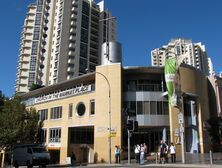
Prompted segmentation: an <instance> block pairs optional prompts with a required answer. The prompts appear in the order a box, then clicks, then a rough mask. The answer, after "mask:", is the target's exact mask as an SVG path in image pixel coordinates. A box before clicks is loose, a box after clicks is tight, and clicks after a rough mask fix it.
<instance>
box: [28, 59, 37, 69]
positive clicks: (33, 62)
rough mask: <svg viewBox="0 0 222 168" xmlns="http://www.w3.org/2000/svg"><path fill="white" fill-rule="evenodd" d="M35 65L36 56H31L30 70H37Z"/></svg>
mask: <svg viewBox="0 0 222 168" xmlns="http://www.w3.org/2000/svg"><path fill="white" fill-rule="evenodd" d="M35 67H36V57H31V61H30V67H29V70H30V71H35Z"/></svg>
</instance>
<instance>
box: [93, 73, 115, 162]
mask: <svg viewBox="0 0 222 168" xmlns="http://www.w3.org/2000/svg"><path fill="white" fill-rule="evenodd" d="M95 73H97V74H99V75H101V76H102V77H103V78H104V79H105V80H106V82H107V84H108V86H109V112H108V114H109V127H108V131H109V136H108V143H109V150H108V156H109V164H111V136H110V135H111V126H112V125H111V87H110V83H109V80H108V79H107V77H106V76H105V75H104V74H102V73H100V72H97V71H95Z"/></svg>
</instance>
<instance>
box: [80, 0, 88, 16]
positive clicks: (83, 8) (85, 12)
mask: <svg viewBox="0 0 222 168" xmlns="http://www.w3.org/2000/svg"><path fill="white" fill-rule="evenodd" d="M82 13H84V14H85V15H87V16H89V4H88V3H87V2H85V1H83V2H82Z"/></svg>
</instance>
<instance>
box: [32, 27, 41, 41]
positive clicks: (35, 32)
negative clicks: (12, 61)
mask: <svg viewBox="0 0 222 168" xmlns="http://www.w3.org/2000/svg"><path fill="white" fill-rule="evenodd" d="M39 32H40V27H35V30H34V34H33V40H39Z"/></svg>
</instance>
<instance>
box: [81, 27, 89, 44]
mask: <svg viewBox="0 0 222 168" xmlns="http://www.w3.org/2000/svg"><path fill="white" fill-rule="evenodd" d="M81 41H82V42H84V43H88V30H86V29H83V28H82V29H81Z"/></svg>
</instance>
